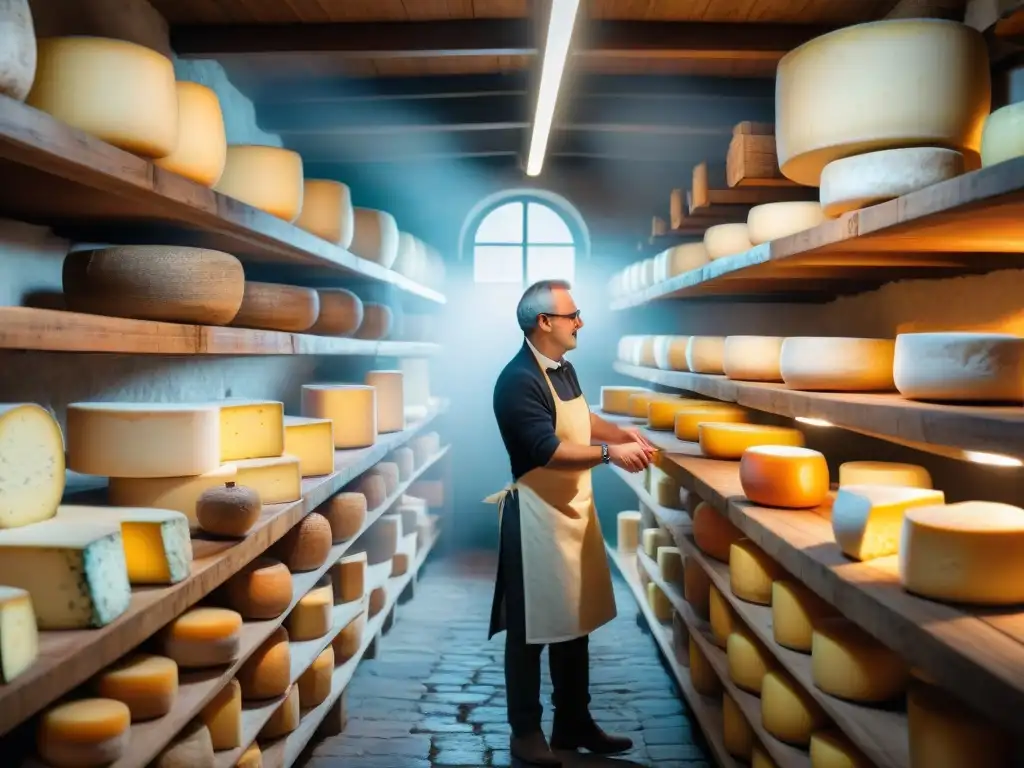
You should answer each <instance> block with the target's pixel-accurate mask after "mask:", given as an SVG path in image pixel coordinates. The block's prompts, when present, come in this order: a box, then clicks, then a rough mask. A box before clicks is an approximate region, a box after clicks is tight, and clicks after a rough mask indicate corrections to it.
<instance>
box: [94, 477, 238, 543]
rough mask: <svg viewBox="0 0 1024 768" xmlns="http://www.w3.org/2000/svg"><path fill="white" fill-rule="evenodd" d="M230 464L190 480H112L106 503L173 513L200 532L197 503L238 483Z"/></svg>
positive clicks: (138, 478) (174, 478)
mask: <svg viewBox="0 0 1024 768" xmlns="http://www.w3.org/2000/svg"><path fill="white" fill-rule="evenodd" d="M237 475H238V473H237V471H236V469H235V467H234V466H233V465H231V464H226V465H224V466H221V467H217V469H214V470H211V471H209V472H205V473H203V474H201V475H190V476H187V477H112V478H110V482H109V484H108V485H107V500H108V501H109V502H110V503H111V504H113V505H115V506H118V507H151V508H154V509H171V510H174V511H176V512H181V513H182V514H183V515H185V516H186V517H187V518H188V522H189V527H190V528H193V529H195V528H198V527H199V520H198V518H197V517H196V501H198V499H199V497H200V496H202V495H203V493H204V492H206V491H208V490H210V489H212V488H222V487H224V484H225V483H231V482H235V481H236V480H237Z"/></svg>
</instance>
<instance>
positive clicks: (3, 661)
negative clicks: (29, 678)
mask: <svg viewBox="0 0 1024 768" xmlns="http://www.w3.org/2000/svg"><path fill="white" fill-rule="evenodd" d="M38 656H39V629H38V627H37V626H36V614H35V610H34V609H33V607H32V598H31V596H30V595H29V593H28V592H27V591H25V590H24V589H18V588H16V587H0V680H2V681H3V682H5V683H9V682H11V681H12V680H14V679H15V678H16V677H18V676H19V675H20V674H21V673H22V672H24V671H25V670H26V669H28V668H29V667H31V666H32V664H33V663H35V660H36V659H37V658H38Z"/></svg>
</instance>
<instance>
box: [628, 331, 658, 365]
mask: <svg viewBox="0 0 1024 768" xmlns="http://www.w3.org/2000/svg"><path fill="white" fill-rule="evenodd" d="M655 338H656V337H654V336H641V337H640V341H639V343H638V345H637V347H636V348H635V359H634V360H633V365H641V366H643V367H644V368H654V366H655V362H654V340H655Z"/></svg>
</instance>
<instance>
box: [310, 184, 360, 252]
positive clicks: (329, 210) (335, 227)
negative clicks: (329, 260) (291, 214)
mask: <svg viewBox="0 0 1024 768" xmlns="http://www.w3.org/2000/svg"><path fill="white" fill-rule="evenodd" d="M295 226H297V227H299V228H300V229H304V230H306V231H307V232H311V233H313V234H314V235H316V236H317V237H320V238H323V239H324V240H326V241H327V242H329V243H333V244H334V245H337V246H340V247H342V248H348V247H349V246H350V245H351V244H352V236H353V233H354V232H355V214H354V213H353V210H352V193H351V191H350V190H349V188H348V185H347V184H342V183H341V182H339V181H331V180H330V179H306V180H305V181H304V182H303V184H302V211H301V212H300V213H299V218H297V219H296V220H295Z"/></svg>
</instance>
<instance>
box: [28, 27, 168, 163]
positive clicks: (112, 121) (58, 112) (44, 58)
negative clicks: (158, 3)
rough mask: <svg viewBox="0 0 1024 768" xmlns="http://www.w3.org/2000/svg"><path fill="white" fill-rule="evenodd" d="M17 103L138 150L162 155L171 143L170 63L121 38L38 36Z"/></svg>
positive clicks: (148, 153)
mask: <svg viewBox="0 0 1024 768" xmlns="http://www.w3.org/2000/svg"><path fill="white" fill-rule="evenodd" d="M25 103H26V104H28V105H29V106H30V107H35V108H36V109H40V110H42V111H43V112H49V113H50V114H51V115H53V116H54V117H55V118H57V119H58V120H60V121H61V122H63V123H67V124H68V125H70V126H71V127H72V128H77V129H79V130H81V131H85V132H86V133H90V134H92V135H93V136H95V137H96V138H98V139H102V140H103V141H105V142H107V143H108V144H113V145H114V146H115V147H119V148H120V149H123V150H126V151H128V152H134V153H135V154H137V155H141V156H142V157H165V156H166V155H169V154H170V153H171V152H173V151H174V148H175V146H177V143H178V96H177V92H176V91H175V87H174V66H173V65H172V64H171V61H170V59H168V58H167V57H166V56H161V55H160V54H159V53H157V52H156V51H154V50H151V49H149V48H144V47H143V46H141V45H135V44H134V43H129V42H127V41H126V40H110V39H106V38H101V37H44V38H40V39H39V40H38V41H37V42H36V76H35V81H34V82H33V84H32V90H31V91H30V92H29V94H28V98H27V99H26V100H25Z"/></svg>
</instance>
